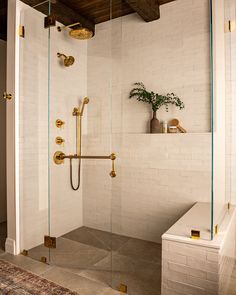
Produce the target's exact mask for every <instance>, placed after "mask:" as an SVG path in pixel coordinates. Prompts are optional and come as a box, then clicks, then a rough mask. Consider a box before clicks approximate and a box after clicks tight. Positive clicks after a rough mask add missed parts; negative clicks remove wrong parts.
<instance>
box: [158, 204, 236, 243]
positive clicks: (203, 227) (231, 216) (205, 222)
mask: <svg viewBox="0 0 236 295" xmlns="http://www.w3.org/2000/svg"><path fill="white" fill-rule="evenodd" d="M210 210H211V203H200V202H199V203H196V204H195V205H194V206H193V207H192V208H191V209H190V210H189V211H187V213H185V214H184V215H183V216H182V217H181V218H180V219H179V220H178V221H177V222H176V223H175V224H174V225H173V226H172V227H170V228H169V230H168V231H166V232H165V233H164V234H163V235H162V240H169V241H173V242H174V241H175V242H179V243H185V244H191V245H195V246H203V247H208V248H213V249H220V248H221V247H222V245H223V244H224V239H225V236H226V233H227V230H228V228H229V227H230V225H231V224H232V222H233V221H234V220H235V214H236V209H235V207H232V208H231V209H230V210H227V211H226V213H225V216H224V218H223V221H222V223H221V225H220V228H219V233H218V234H217V235H216V236H215V237H214V239H213V240H210V212H211V211H210ZM199 216H201V221H200V220H199ZM192 229H195V230H200V232H201V236H202V237H203V238H202V239H199V240H195V239H192V238H191V237H190V233H191V230H192Z"/></svg>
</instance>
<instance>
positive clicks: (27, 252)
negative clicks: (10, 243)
mask: <svg viewBox="0 0 236 295" xmlns="http://www.w3.org/2000/svg"><path fill="white" fill-rule="evenodd" d="M21 255H24V256H28V255H29V251H28V250H25V249H24V250H23V251H22V252H21Z"/></svg>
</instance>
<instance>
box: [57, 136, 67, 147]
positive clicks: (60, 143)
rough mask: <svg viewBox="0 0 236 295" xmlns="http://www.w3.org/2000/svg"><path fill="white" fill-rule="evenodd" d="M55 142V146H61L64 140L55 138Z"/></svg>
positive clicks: (58, 137)
mask: <svg viewBox="0 0 236 295" xmlns="http://www.w3.org/2000/svg"><path fill="white" fill-rule="evenodd" d="M55 142H56V144H58V145H62V144H64V142H65V139H63V138H62V137H60V136H57V137H56V140H55Z"/></svg>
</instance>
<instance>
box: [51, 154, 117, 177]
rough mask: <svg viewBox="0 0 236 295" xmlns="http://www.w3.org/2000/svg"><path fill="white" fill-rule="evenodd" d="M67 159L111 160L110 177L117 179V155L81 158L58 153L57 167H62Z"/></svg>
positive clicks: (55, 158)
mask: <svg viewBox="0 0 236 295" xmlns="http://www.w3.org/2000/svg"><path fill="white" fill-rule="evenodd" d="M65 159H94V160H96V159H97V160H111V161H112V170H111V172H110V176H111V177H112V178H114V177H116V171H115V160H116V154H114V153H112V154H111V155H110V156H79V155H76V154H75V155H69V156H66V155H65V154H64V153H63V152H61V151H57V152H55V154H54V156H53V160H54V163H55V164H57V165H61V164H63V163H64V160H65Z"/></svg>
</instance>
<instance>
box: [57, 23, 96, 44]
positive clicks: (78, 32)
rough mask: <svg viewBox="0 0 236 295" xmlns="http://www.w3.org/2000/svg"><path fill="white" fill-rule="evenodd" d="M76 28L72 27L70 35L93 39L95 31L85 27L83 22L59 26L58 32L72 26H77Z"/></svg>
mask: <svg viewBox="0 0 236 295" xmlns="http://www.w3.org/2000/svg"><path fill="white" fill-rule="evenodd" d="M75 26H76V28H74V29H71V31H70V32H69V35H70V36H71V37H72V38H75V39H77V40H88V39H91V38H92V37H93V36H94V32H93V31H92V30H90V29H88V28H85V27H83V26H82V25H81V23H79V22H78V23H75V24H72V25H68V26H64V27H57V30H58V32H61V31H62V30H63V29H67V28H72V27H75Z"/></svg>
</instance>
